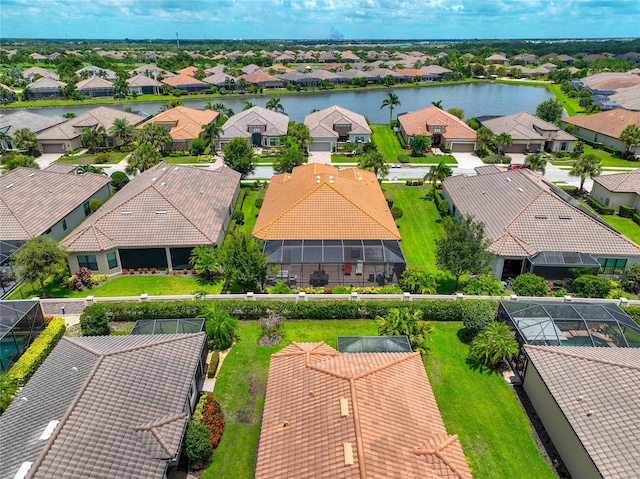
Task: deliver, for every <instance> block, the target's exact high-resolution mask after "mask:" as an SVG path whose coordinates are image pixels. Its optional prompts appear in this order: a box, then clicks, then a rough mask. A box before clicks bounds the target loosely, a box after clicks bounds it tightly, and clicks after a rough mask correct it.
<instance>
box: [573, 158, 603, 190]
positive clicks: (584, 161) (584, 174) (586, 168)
mask: <svg viewBox="0 0 640 479" xmlns="http://www.w3.org/2000/svg"><path fill="white" fill-rule="evenodd" d="M600 173H602V160H601V159H600V158H599V157H598V156H596V155H594V154H593V153H587V154H586V155H582V156H581V157H580V158H578V159H577V160H576V161H574V162H573V167H572V168H571V170H569V175H571V176H579V177H580V189H579V190H578V192H579V193H582V191H583V189H584V182H585V181H586V179H587V178H588V177H590V178H591V179H593V178H595V177H596V176H600Z"/></svg>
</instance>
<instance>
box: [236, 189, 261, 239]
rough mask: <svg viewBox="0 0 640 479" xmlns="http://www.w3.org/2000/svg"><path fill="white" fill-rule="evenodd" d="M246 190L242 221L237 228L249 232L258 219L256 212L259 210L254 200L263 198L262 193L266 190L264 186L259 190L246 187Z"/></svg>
mask: <svg viewBox="0 0 640 479" xmlns="http://www.w3.org/2000/svg"><path fill="white" fill-rule="evenodd" d="M247 190H248V191H247V195H246V197H245V199H244V203H243V205H242V212H243V213H244V223H243V224H242V225H240V226H239V227H238V228H239V229H241V230H245V231H248V232H249V233H251V232H252V231H253V227H254V226H255V225H256V221H257V220H258V214H259V213H260V210H259V209H258V208H257V207H256V200H257V199H258V198H262V199H264V195H265V194H266V193H267V190H266V189H264V188H261V189H259V190H251V189H249V188H247Z"/></svg>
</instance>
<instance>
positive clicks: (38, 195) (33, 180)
mask: <svg viewBox="0 0 640 479" xmlns="http://www.w3.org/2000/svg"><path fill="white" fill-rule="evenodd" d="M110 182H111V179H110V178H109V177H108V176H104V175H98V174H94V173H85V174H84V175H74V174H69V173H59V172H56V171H52V170H48V169H45V170H35V169H32V168H16V169H15V170H11V171H7V172H6V173H4V174H3V175H2V176H0V193H1V194H0V239H3V240H26V239H29V238H31V237H32V236H40V235H42V234H44V233H45V231H47V230H48V229H49V228H51V227H52V226H53V225H55V224H56V223H57V222H58V221H60V220H62V219H63V218H64V217H65V216H67V215H68V214H69V213H71V212H72V211H73V210H74V209H76V208H77V207H78V206H81V205H82V204H83V203H84V202H85V201H88V200H89V199H90V198H91V197H92V196H93V195H95V194H96V193H97V192H98V191H99V190H100V189H102V188H104V187H105V186H106V185H108V184H109V183H110Z"/></svg>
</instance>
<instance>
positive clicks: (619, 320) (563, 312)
mask: <svg viewBox="0 0 640 479" xmlns="http://www.w3.org/2000/svg"><path fill="white" fill-rule="evenodd" d="M498 319H499V320H501V321H504V322H507V323H509V324H510V325H512V326H513V327H514V329H515V330H516V338H517V339H518V341H519V342H520V344H534V345H540V346H597V347H610V348H615V347H619V348H638V347H640V327H639V326H638V325H637V324H636V323H635V321H634V320H633V319H631V318H630V317H629V315H627V314H626V313H625V312H624V311H623V310H622V309H621V308H620V307H618V306H617V305H615V304H609V303H579V302H570V303H568V302H549V303H546V302H544V303H543V302H541V303H529V302H521V301H502V302H501V303H500V308H499V310H498Z"/></svg>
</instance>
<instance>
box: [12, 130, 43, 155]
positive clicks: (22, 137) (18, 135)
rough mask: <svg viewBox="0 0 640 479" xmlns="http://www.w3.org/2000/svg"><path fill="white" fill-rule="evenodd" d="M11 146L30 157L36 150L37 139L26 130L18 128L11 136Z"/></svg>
mask: <svg viewBox="0 0 640 479" xmlns="http://www.w3.org/2000/svg"><path fill="white" fill-rule="evenodd" d="M13 144H14V145H16V148H19V149H21V150H25V151H26V152H27V154H29V155H30V154H32V153H33V152H34V151H35V150H36V149H37V148H38V137H36V134H35V133H34V132H32V131H31V130H29V129H28V128H20V129H19V130H16V132H15V133H14V134H13Z"/></svg>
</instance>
